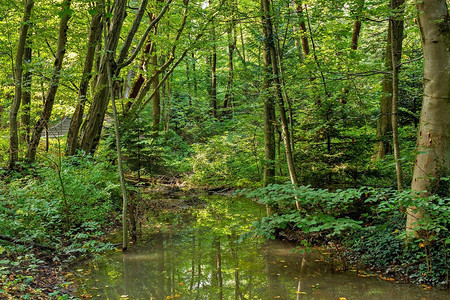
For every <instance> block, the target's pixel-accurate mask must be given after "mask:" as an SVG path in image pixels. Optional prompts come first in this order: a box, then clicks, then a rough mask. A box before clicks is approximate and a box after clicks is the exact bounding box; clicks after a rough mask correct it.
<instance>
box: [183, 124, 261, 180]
mask: <svg viewBox="0 0 450 300" xmlns="http://www.w3.org/2000/svg"><path fill="white" fill-rule="evenodd" d="M255 143H256V142H255V140H254V138H253V137H248V136H245V135H242V134H237V133H231V132H230V133H225V135H221V136H215V137H213V138H212V139H210V142H209V143H208V144H195V145H193V149H194V153H195V154H194V155H193V156H192V157H191V159H190V163H191V164H192V169H193V172H192V174H191V175H190V177H189V181H191V182H192V183H194V184H198V185H210V186H231V187H242V186H249V185H255V183H257V182H258V181H259V180H260V178H261V165H260V161H261V157H260V153H258V152H257V147H258V145H257V144H255Z"/></svg>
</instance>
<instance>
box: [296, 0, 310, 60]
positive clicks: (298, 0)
mask: <svg viewBox="0 0 450 300" xmlns="http://www.w3.org/2000/svg"><path fill="white" fill-rule="evenodd" d="M296 3H297V15H298V16H299V18H300V22H299V24H298V25H299V27H300V36H301V40H302V49H303V53H304V54H305V56H308V55H309V43H308V36H307V34H306V32H307V30H306V23H305V19H304V18H305V16H304V15H303V4H302V1H301V0H296Z"/></svg>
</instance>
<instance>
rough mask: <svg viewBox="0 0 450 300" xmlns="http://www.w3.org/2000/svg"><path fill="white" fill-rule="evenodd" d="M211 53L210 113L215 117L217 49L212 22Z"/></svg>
mask: <svg viewBox="0 0 450 300" xmlns="http://www.w3.org/2000/svg"><path fill="white" fill-rule="evenodd" d="M211 30H212V43H213V48H212V53H211V109H212V111H211V113H212V117H213V118H217V75H216V67H217V50H216V30H215V25H214V22H212V28H211Z"/></svg>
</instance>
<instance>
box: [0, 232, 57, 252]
mask: <svg viewBox="0 0 450 300" xmlns="http://www.w3.org/2000/svg"><path fill="white" fill-rule="evenodd" d="M0 240H4V241H7V242H10V243H13V244H18V245H24V246H32V247H34V248H39V249H43V250H50V251H56V249H55V248H53V247H50V246H45V245H41V244H38V243H35V242H23V241H20V240H17V239H15V238H12V237H9V236H6V235H0Z"/></svg>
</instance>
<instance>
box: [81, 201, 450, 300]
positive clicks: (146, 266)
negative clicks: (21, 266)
mask: <svg viewBox="0 0 450 300" xmlns="http://www.w3.org/2000/svg"><path fill="white" fill-rule="evenodd" d="M207 202H208V204H207V206H206V207H205V208H202V209H195V210H192V211H191V213H189V214H187V215H186V214H174V213H167V214H162V215H160V216H159V217H158V218H151V220H152V221H151V224H149V225H151V226H152V227H153V228H159V230H158V231H157V232H156V233H155V232H154V233H152V234H148V235H144V237H143V238H142V239H141V240H140V241H139V243H138V244H137V245H132V246H131V247H130V248H129V250H128V251H127V252H125V253H122V252H121V251H116V252H113V253H109V254H107V255H104V256H103V257H101V258H99V259H96V260H93V261H89V262H87V263H84V264H82V265H79V266H77V268H76V270H74V271H73V278H75V281H76V283H77V284H78V286H79V290H78V292H79V296H84V297H89V296H92V297H93V298H95V299H147V300H148V299H155V300H159V299H161V300H163V299H166V300H167V299H177V298H179V299H211V300H221V299H224V300H228V299H383V300H389V299H396V300H397V299H405V300H406V299H408V300H410V299H449V294H448V292H446V291H441V290H424V289H423V288H422V287H420V286H414V285H407V284H396V283H392V282H386V281H384V280H381V279H380V278H379V277H378V276H368V275H366V274H365V273H360V272H356V271H353V272H351V271H350V272H339V271H334V270H333V268H331V266H330V264H329V263H327V262H325V261H324V260H323V259H322V258H321V256H320V255H318V254H314V253H298V252H295V251H292V250H293V248H294V246H293V245H292V244H289V243H284V242H281V241H277V240H274V241H263V240H257V239H250V238H249V239H243V240H242V239H240V236H241V235H242V234H243V233H245V232H247V231H248V230H249V228H250V226H251V224H252V223H253V222H254V221H255V220H257V219H258V218H260V217H261V216H263V215H264V214H265V209H264V208H262V207H261V206H259V205H257V204H255V203H253V202H250V201H248V200H245V199H238V198H232V199H231V198H229V197H217V196H215V197H208V199H207ZM169 221H170V222H169Z"/></svg>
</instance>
